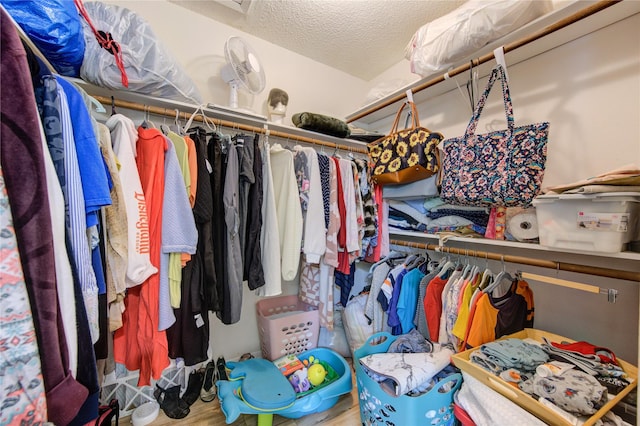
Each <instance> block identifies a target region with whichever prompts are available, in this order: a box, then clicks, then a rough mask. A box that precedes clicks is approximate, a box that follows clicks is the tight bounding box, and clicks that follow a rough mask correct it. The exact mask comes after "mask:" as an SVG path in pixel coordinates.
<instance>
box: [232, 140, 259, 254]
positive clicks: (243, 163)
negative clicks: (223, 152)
mask: <svg viewBox="0 0 640 426" xmlns="http://www.w3.org/2000/svg"><path fill="white" fill-rule="evenodd" d="M233 140H234V141H235V144H236V145H235V146H236V153H237V155H238V201H239V203H240V204H239V205H238V214H239V216H240V224H239V228H238V234H239V239H240V253H241V255H242V261H243V265H244V261H245V259H244V246H245V240H246V238H247V237H246V235H247V209H248V205H249V188H250V187H251V185H252V184H253V183H254V182H255V181H256V177H255V176H254V174H253V156H254V152H253V136H249V135H244V134H240V135H236V136H234V137H233ZM225 182H227V181H225Z"/></svg>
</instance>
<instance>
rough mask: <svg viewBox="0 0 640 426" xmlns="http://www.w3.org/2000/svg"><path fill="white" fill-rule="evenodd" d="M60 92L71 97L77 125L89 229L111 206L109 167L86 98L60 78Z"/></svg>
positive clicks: (74, 133)
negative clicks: (106, 207)
mask: <svg viewBox="0 0 640 426" xmlns="http://www.w3.org/2000/svg"><path fill="white" fill-rule="evenodd" d="M56 79H57V81H58V84H59V85H60V88H62V90H64V93H65V95H67V103H68V105H69V113H70V114H71V121H72V123H73V138H74V140H75V144H76V153H77V157H78V165H79V166H80V178H81V181H82V192H83V194H84V207H85V212H86V215H87V227H91V226H94V225H97V224H98V210H100V207H102V206H109V205H111V194H110V192H109V180H108V178H107V172H106V170H107V166H106V164H105V162H104V159H103V158H102V154H101V153H100V146H99V145H98V139H97V138H96V135H95V133H94V132H93V124H92V122H91V115H90V113H89V110H88V109H87V106H86V105H85V103H84V99H83V98H82V95H81V94H80V92H79V91H78V89H76V88H75V87H74V86H73V84H71V83H69V82H68V81H67V80H65V79H64V78H62V77H60V76H56Z"/></svg>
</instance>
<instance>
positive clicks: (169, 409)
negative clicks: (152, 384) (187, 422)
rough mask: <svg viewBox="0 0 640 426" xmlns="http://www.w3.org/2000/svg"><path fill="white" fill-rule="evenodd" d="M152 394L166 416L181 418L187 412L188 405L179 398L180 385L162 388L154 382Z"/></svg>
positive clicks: (185, 415)
mask: <svg viewBox="0 0 640 426" xmlns="http://www.w3.org/2000/svg"><path fill="white" fill-rule="evenodd" d="M153 396H154V397H155V398H156V399H157V400H158V403H159V404H160V408H162V411H164V414H166V415H167V417H170V418H172V419H183V418H185V417H187V414H189V411H190V410H189V406H188V405H187V403H186V402H184V401H183V400H182V399H181V398H180V386H173V387H171V388H168V389H163V388H161V387H160V386H158V385H157V384H156V390H155V391H154V392H153Z"/></svg>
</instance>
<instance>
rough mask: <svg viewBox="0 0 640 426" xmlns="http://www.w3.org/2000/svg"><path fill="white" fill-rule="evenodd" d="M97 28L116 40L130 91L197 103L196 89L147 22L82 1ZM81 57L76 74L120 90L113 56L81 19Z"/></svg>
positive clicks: (119, 75) (111, 7)
mask: <svg viewBox="0 0 640 426" xmlns="http://www.w3.org/2000/svg"><path fill="white" fill-rule="evenodd" d="M84 7H85V9H86V11H87V12H88V15H89V16H90V18H91V21H92V23H93V26H94V27H95V28H96V30H97V31H99V32H103V33H105V34H107V33H108V38H110V39H113V40H115V41H117V42H118V45H119V48H120V49H121V51H122V60H123V63H124V68H125V70H126V75H127V78H128V88H129V90H131V91H134V92H137V93H141V94H145V95H150V96H155V97H161V98H165V99H167V98H168V99H173V100H176V101H181V102H188V103H195V104H201V103H202V99H201V96H200V93H199V92H198V89H197V88H196V86H195V85H194V83H193V81H192V80H191V79H190V78H189V76H188V75H187V73H186V72H185V71H184V70H183V69H182V67H181V66H180V64H179V63H178V62H177V61H175V60H174V59H173V57H172V56H171V55H170V54H169V52H168V51H167V50H166V49H165V48H164V46H163V45H162V43H161V42H160V41H159V40H158V39H157V38H156V36H155V34H154V32H153V30H152V29H151V26H150V25H149V23H147V22H146V21H145V20H144V19H142V17H140V16H139V15H137V14H136V13H134V12H133V11H131V10H129V9H126V8H123V7H119V6H114V5H108V4H105V3H101V2H87V3H85V4H84ZM82 25H83V28H84V37H85V42H86V46H87V47H86V51H85V60H84V62H83V64H82V69H81V70H80V74H81V76H82V78H83V79H84V80H86V81H88V82H90V83H92V84H95V85H97V86H101V87H106V88H110V89H122V88H123V82H122V73H121V70H120V69H119V68H118V66H117V63H116V60H115V58H114V55H113V54H112V53H110V52H109V51H108V50H106V49H103V48H102V47H101V46H100V44H99V43H98V42H97V40H96V38H95V35H94V33H93V30H92V29H91V27H90V26H89V25H88V24H87V23H86V22H85V21H84V20H83V21H82Z"/></svg>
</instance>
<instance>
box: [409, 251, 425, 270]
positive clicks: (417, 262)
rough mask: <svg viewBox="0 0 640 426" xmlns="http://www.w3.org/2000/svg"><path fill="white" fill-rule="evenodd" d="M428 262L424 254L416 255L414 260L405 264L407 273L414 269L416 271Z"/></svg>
mask: <svg viewBox="0 0 640 426" xmlns="http://www.w3.org/2000/svg"><path fill="white" fill-rule="evenodd" d="M426 261H427V258H426V257H424V256H423V255H422V254H419V255H416V257H415V258H414V259H411V260H410V261H408V262H405V265H406V268H407V271H410V270H412V269H415V268H417V267H419V266H421V265H423V264H424V263H425V262H426Z"/></svg>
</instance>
